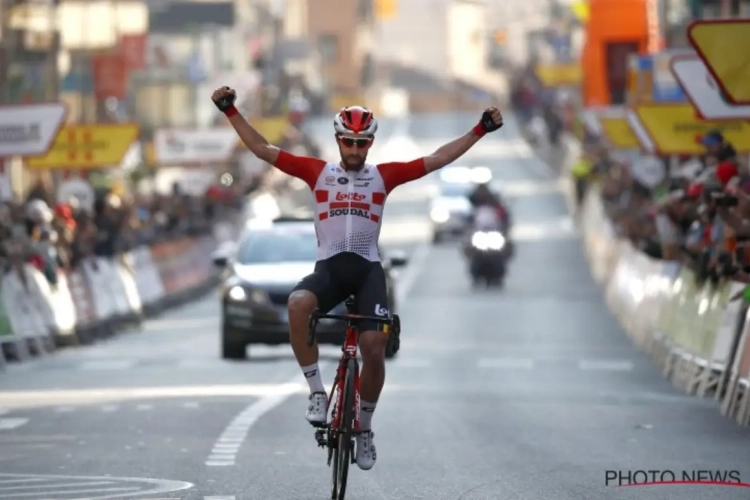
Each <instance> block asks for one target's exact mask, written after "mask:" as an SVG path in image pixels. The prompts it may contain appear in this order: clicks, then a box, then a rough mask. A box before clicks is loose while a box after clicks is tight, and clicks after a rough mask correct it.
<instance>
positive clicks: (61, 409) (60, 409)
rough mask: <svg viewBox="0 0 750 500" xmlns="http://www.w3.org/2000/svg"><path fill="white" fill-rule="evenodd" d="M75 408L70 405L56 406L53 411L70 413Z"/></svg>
mask: <svg viewBox="0 0 750 500" xmlns="http://www.w3.org/2000/svg"><path fill="white" fill-rule="evenodd" d="M75 410H76V409H75V408H73V407H72V406H58V407H57V408H55V413H72V412H74V411H75Z"/></svg>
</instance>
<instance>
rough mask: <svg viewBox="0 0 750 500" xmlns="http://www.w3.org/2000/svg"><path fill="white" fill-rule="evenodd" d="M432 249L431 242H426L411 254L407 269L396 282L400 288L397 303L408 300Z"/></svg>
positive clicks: (401, 303)
mask: <svg viewBox="0 0 750 500" xmlns="http://www.w3.org/2000/svg"><path fill="white" fill-rule="evenodd" d="M430 250H432V245H430V243H429V242H424V243H422V244H421V245H419V246H418V247H417V248H416V250H414V252H413V253H412V254H411V257H410V258H409V263H408V265H407V266H406V269H405V270H404V272H403V274H401V275H400V276H399V277H398V280H397V282H396V287H397V288H398V290H397V291H396V303H397V304H399V305H403V303H404V302H405V301H406V297H407V295H409V293H410V292H411V289H412V288H414V285H415V284H416V282H417V278H418V277H419V273H420V272H422V268H423V267H424V265H425V263H426V262H427V257H429V255H430Z"/></svg>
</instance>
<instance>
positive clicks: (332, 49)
mask: <svg viewBox="0 0 750 500" xmlns="http://www.w3.org/2000/svg"><path fill="white" fill-rule="evenodd" d="M318 50H319V51H320V56H321V57H322V58H323V61H324V62H329V63H331V62H336V61H338V59H339V37H338V36H336V35H320V36H319V37H318Z"/></svg>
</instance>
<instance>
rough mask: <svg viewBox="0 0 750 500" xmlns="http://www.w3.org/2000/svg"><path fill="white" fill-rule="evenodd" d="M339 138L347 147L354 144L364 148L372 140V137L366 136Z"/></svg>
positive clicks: (351, 146)
mask: <svg viewBox="0 0 750 500" xmlns="http://www.w3.org/2000/svg"><path fill="white" fill-rule="evenodd" d="M339 140H340V141H341V144H343V145H344V146H346V147H347V148H353V147H354V146H357V147H358V148H364V147H366V146H368V145H369V144H370V142H372V138H370V137H368V138H366V139H353V138H351V137H339Z"/></svg>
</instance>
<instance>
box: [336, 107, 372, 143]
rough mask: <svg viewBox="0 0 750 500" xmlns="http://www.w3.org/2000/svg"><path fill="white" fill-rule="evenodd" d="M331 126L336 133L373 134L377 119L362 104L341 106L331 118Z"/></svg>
mask: <svg viewBox="0 0 750 500" xmlns="http://www.w3.org/2000/svg"><path fill="white" fill-rule="evenodd" d="M333 128H334V129H335V130H336V133H337V134H354V135H369V136H373V135H375V132H377V130H378V121H377V120H376V119H375V117H374V116H373V115H372V111H370V110H369V109H367V108H363V107H362V106H348V107H346V108H342V109H341V111H339V112H338V113H337V114H336V116H335V117H334V119H333Z"/></svg>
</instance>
